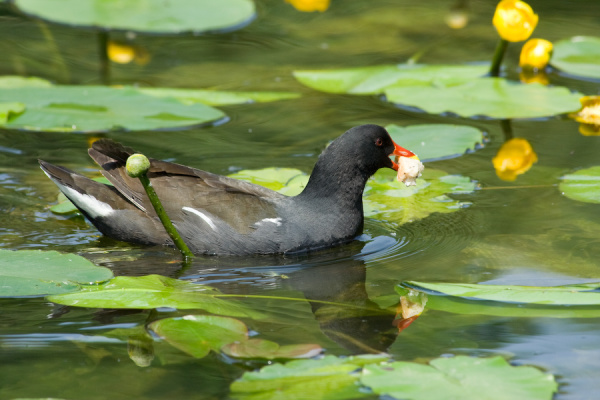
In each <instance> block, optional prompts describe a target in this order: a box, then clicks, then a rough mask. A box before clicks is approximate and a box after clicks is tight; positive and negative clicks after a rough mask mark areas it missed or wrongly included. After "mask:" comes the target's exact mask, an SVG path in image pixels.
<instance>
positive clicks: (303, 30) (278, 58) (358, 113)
mask: <svg viewBox="0 0 600 400" xmlns="http://www.w3.org/2000/svg"><path fill="white" fill-rule="evenodd" d="M529 3H530V4H531V5H532V7H533V8H534V9H535V10H536V12H537V13H538V14H539V15H540V24H539V26H538V28H537V30H536V31H535V34H534V37H543V38H546V39H548V40H551V41H556V40H559V39H563V38H567V37H570V36H574V35H597V34H598V27H599V26H600V2H597V1H589V0H580V1H568V2H565V1H559V0H548V1H542V0H535V1H530V2H529ZM495 5H496V2H495V1H484V0H478V1H471V2H468V16H469V23H468V25H467V26H466V27H465V28H464V29H460V30H451V29H450V28H448V27H447V25H446V24H445V22H444V18H445V16H446V15H447V13H448V12H449V10H450V8H451V7H452V6H453V2H450V1H448V2H446V1H440V0H432V1H427V2H409V1H391V0H389V1H385V0H361V1H359V0H353V1H337V0H333V2H332V5H331V7H330V9H329V10H328V11H327V12H324V13H300V12H298V11H296V10H294V8H292V7H291V6H290V5H289V4H287V3H285V2H284V1H283V0H281V1H275V0H264V1H258V2H257V10H258V15H257V18H256V20H255V21H254V22H253V23H252V24H250V25H249V26H248V27H246V28H244V29H242V30H240V31H236V32H232V33H226V34H222V35H205V36H198V37H193V36H176V37H159V36H139V37H138V38H137V40H136V44H138V45H139V46H142V47H144V48H145V49H146V50H147V51H148V52H149V54H150V55H151V60H150V62H149V63H148V64H146V65H144V66H140V65H136V64H128V65H117V64H112V66H111V68H112V83H114V84H139V85H142V86H156V87H187V88H203V87H213V88H218V89H224V90H285V91H296V92H299V93H302V94H303V96H302V97H301V98H299V99H296V100H287V101H280V102H274V103H266V104H251V105H238V106H228V107H220V108H221V109H222V110H224V111H225V112H226V113H227V115H228V116H229V118H230V119H229V121H228V122H227V123H224V124H221V125H219V126H213V127H207V128H198V129H189V130H182V131H175V132H132V133H106V134H101V135H93V136H94V137H99V136H101V137H109V138H113V139H115V140H118V141H122V142H124V143H126V144H127V145H129V146H132V147H134V148H136V149H137V150H139V151H141V152H143V153H145V154H147V155H148V156H151V157H154V158H162V159H168V160H170V161H175V162H178V163H182V164H187V165H190V166H193V167H196V168H201V169H206V170H208V171H211V172H215V173H220V174H228V173H231V172H234V171H236V170H239V169H252V168H264V167H272V166H276V167H292V168H299V169H301V170H303V171H306V172H310V170H311V168H312V165H313V164H314V162H315V161H316V159H317V156H318V154H319V153H320V152H321V150H322V149H323V148H324V146H325V145H326V144H327V142H328V141H330V140H332V139H334V138H335V137H337V136H338V135H339V134H341V133H342V132H344V131H345V130H347V129H348V128H350V127H352V126H354V125H357V124H362V123H377V124H381V125H385V124H388V123H395V124H398V125H411V124H421V123H459V124H466V125H471V126H475V127H477V128H479V129H481V130H483V131H484V132H486V135H487V138H488V139H489V142H488V143H487V144H486V146H485V147H484V148H483V149H481V150H479V151H477V152H474V153H472V154H468V155H465V156H463V157H460V158H456V159H451V160H445V161H437V162H432V163H428V164H427V165H426V167H427V168H435V169H440V170H443V171H445V172H447V173H452V174H461V175H463V176H467V177H469V178H471V179H473V180H475V181H477V182H478V185H479V190H476V191H475V192H474V193H472V194H468V195H460V196H459V195H456V196H452V197H453V198H455V199H458V200H461V201H463V202H469V203H471V205H470V206H469V207H465V208H461V209H459V210H458V211H456V212H453V213H448V214H433V215H430V216H428V217H426V218H424V219H421V220H417V221H413V222H411V223H407V224H404V225H401V226H399V225H398V224H395V223H393V221H380V220H375V219H368V220H367V221H366V228H365V234H364V235H363V236H361V237H360V238H359V240H357V241H356V242H354V243H352V244H349V245H347V246H343V247H339V248H335V249H331V250H327V251H323V252H320V253H317V254H310V255H304V256H295V257H285V258H284V257H249V258H244V259H236V258H214V257H213V258H211V257H206V258H202V257H200V258H197V259H195V260H194V262H193V264H192V265H191V266H190V267H189V268H187V269H185V270H182V269H181V264H180V262H179V257H178V254H177V253H176V252H175V251H172V250H170V249H163V248H144V247H139V246H131V245H128V244H124V243H120V242H116V241H113V240H111V239H108V238H103V237H101V235H100V234H99V233H98V232H97V231H96V230H95V229H94V228H93V227H91V226H90V225H88V224H87V223H86V222H85V221H84V220H83V219H82V218H80V217H70V218H67V217H61V216H57V215H54V214H52V213H51V212H50V211H49V209H48V206H49V205H50V204H53V203H54V202H55V201H56V196H57V189H56V187H55V186H54V184H53V183H52V182H50V180H48V179H47V178H46V176H45V175H44V174H43V173H42V172H41V171H40V170H39V168H38V164H37V159H38V158H42V159H44V160H47V161H49V162H52V163H58V164H62V165H65V166H67V167H69V168H72V169H75V170H77V171H80V172H83V173H86V174H88V175H90V176H92V175H94V173H95V171H97V168H96V166H95V165H94V164H93V162H92V161H91V159H89V158H88V156H87V148H88V147H89V144H90V141H91V140H92V135H83V134H68V133H48V132H39V133H32V132H17V131H0V248H4V249H45V250H58V251H61V252H73V253H77V254H80V255H82V256H84V257H86V258H88V259H90V260H92V261H93V262H95V263H96V264H98V265H102V266H106V267H109V268H111V269H112V270H113V271H114V273H115V275H130V276H141V275H147V274H151V273H154V274H161V275H166V276H170V277H178V278H181V279H187V280H191V281H194V282H199V283H205V284H209V285H212V286H215V287H218V288H219V289H220V290H222V291H223V292H226V293H236V294H260V295H272V296H288V297H301V298H302V297H306V298H310V299H318V300H328V301H338V302H345V303H348V304H351V305H356V306H363V305H369V306H373V307H378V308H381V313H380V314H378V315H376V316H358V317H357V316H355V315H350V314H348V315H344V311H343V310H340V313H339V318H337V319H333V320H331V319H324V320H320V319H319V317H318V316H319V315H320V314H319V313H317V312H316V311H317V309H316V308H317V307H316V306H313V308H311V306H310V305H309V304H307V303H303V302H281V301H275V300H269V301H261V302H259V301H253V302H251V303H250V304H252V305H253V306H254V307H256V308H257V309H259V310H261V311H265V312H268V313H270V315H272V316H273V317H272V318H271V319H270V320H269V322H268V323H266V322H256V321H246V322H247V324H249V326H250V328H251V329H253V330H255V331H257V332H259V333H260V334H261V337H263V338H267V339H270V340H274V341H277V342H279V343H281V344H294V343H318V344H320V345H321V346H322V347H323V348H325V350H326V353H327V354H338V355H348V354H357V353H365V352H377V351H387V352H389V353H390V354H391V355H392V356H393V357H394V358H395V359H396V360H416V359H418V360H427V359H430V358H436V357H440V356H442V355H450V354H455V355H458V354H466V355H473V356H485V355H495V354H499V355H503V356H506V357H507V358H510V360H511V362H512V363H513V364H516V365H522V364H527V365H534V366H537V367H540V368H542V369H544V370H546V371H548V372H550V373H553V374H555V375H556V377H557V379H558V381H559V382H560V388H559V393H558V395H557V396H556V398H557V399H593V398H596V397H597V394H598V393H600V379H598V378H600V333H599V332H600V330H599V329H598V328H599V327H600V325H599V323H598V320H597V319H593V318H590V319H584V318H581V319H576V318H556V319H555V318H540V317H538V318H524V317H522V318H511V317H494V316H483V315H459V314H452V313H447V312H443V311H435V310H427V311H426V312H425V313H424V314H423V315H422V316H421V317H420V318H419V319H418V320H417V321H416V322H415V323H413V324H412V325H411V326H410V327H409V328H408V329H406V330H405V331H403V332H402V333H401V334H399V335H397V331H396V328H395V327H394V326H392V321H393V319H394V312H393V308H392V309H391V311H390V309H389V308H388V307H390V306H393V305H394V304H395V303H394V301H392V300H391V299H393V298H394V296H393V295H394V286H395V284H397V283H399V282H401V281H403V280H418V281H435V282H465V283H477V282H490V283H502V284H524V285H560V284H567V283H573V282H582V281H589V280H595V281H599V280H600V261H598V260H600V246H599V245H598V244H600V239H598V238H599V237H600V208H598V207H599V206H598V205H594V204H585V203H578V202H575V201H572V200H569V199H568V198H566V197H564V196H563V195H562V194H561V193H560V192H559V190H558V188H557V185H556V184H557V182H558V179H559V178H560V177H561V176H563V175H564V174H566V173H569V172H572V171H574V170H576V169H579V168H584V167H589V166H592V165H597V164H598V163H599V160H600V158H599V157H598V154H599V153H600V137H585V136H582V135H581V134H580V133H579V132H578V124H577V123H576V122H574V121H572V120H569V119H565V118H549V119H543V120H535V121H527V120H519V121H513V122H512V129H513V135H514V136H515V137H523V138H526V139H527V140H528V141H529V142H530V143H531V145H532V146H533V148H534V150H535V152H536V153H537V155H538V158H539V161H538V162H537V163H536V164H535V165H534V166H533V168H532V169H531V170H530V171H528V172H527V173H526V174H524V175H522V176H520V177H519V178H518V179H517V180H516V181H515V182H504V181H502V180H500V179H499V178H498V177H497V176H496V174H495V172H494V169H493V166H492V162H491V159H492V158H493V157H494V156H495V154H496V152H497V151H498V149H499V147H500V146H501V144H502V142H503V140H504V136H503V133H502V129H501V127H500V124H499V123H498V121H489V120H465V119H460V118H452V117H442V116H432V115H427V114H424V113H416V112H412V111H407V110H401V109H398V108H396V107H394V106H392V105H390V104H387V103H384V102H382V101H380V99H378V98H375V97H368V96H366V97H353V96H342V95H328V94H324V93H318V92H315V91H312V90H310V89H307V88H305V87H303V86H302V85H300V84H299V83H297V82H296V81H295V80H294V78H293V77H292V75H291V72H292V71H293V70H294V69H314V68H327V67H331V68H341V67H348V66H367V65H376V64H383V63H398V62H403V61H405V60H407V59H408V58H410V57H411V56H413V55H414V54H415V53H417V52H419V51H420V50H422V49H423V48H424V47H426V46H428V47H427V48H428V50H427V51H426V52H425V54H424V55H423V57H422V58H421V60H420V61H422V62H424V63H434V64H435V63H444V62H446V63H460V62H471V61H482V60H484V61H485V60H489V59H490V58H491V55H492V52H493V50H494V47H495V44H496V40H497V36H496V33H495V30H494V29H493V27H492V25H491V18H492V15H493V10H494V8H495ZM46 28H47V29H49V31H50V32H51V35H52V37H53V40H54V46H50V45H49V42H48V37H47V36H46V37H45V36H44V35H43V34H42V31H43V29H41V27H40V25H39V24H38V23H37V22H35V21H31V20H27V19H23V18H20V17H17V16H15V15H11V14H9V13H4V14H2V15H0V35H1V38H2V40H0V75H8V74H19V75H27V76H40V77H43V78H46V79H49V80H52V81H54V82H58V83H70V84H99V82H100V78H99V75H98V69H97V68H98V59H97V49H96V47H95V46H96V37H95V34H94V33H93V32H91V31H88V30H77V29H73V28H68V27H62V26H55V25H50V24H48V25H46ZM115 36H116V37H119V35H115ZM519 48H520V45H515V46H511V48H510V49H509V58H511V59H512V60H515V59H517V57H518V50H519ZM57 51H58V52H60V55H61V57H62V58H61V59H59V58H58V57H57ZM61 60H62V61H61ZM508 66H509V69H511V70H514V66H515V62H514V61H509V65H508ZM550 79H551V82H552V83H554V84H561V85H567V86H569V87H571V88H574V89H577V90H580V91H582V92H583V93H585V94H598V93H599V90H600V85H599V84H598V83H597V82H596V83H595V82H583V81H578V82H576V81H574V80H571V79H569V78H568V77H562V76H560V75H559V74H557V73H553V74H551V75H550ZM395 302H397V296H396V297H395ZM158 314H159V316H161V315H162V314H164V315H165V316H167V315H171V313H169V312H167V311H160V312H158ZM156 317H157V315H156V313H155V312H154V314H152V315H151V313H150V312H146V311H139V312H137V311H136V312H134V311H114V310H97V309H80V308H67V307H61V306H57V305H55V304H52V303H49V302H48V301H46V300H45V299H43V298H17V299H0V397H1V398H2V399H12V398H19V397H29V398H33V397H44V398H45V397H58V398H64V399H105V398H106V399H115V400H119V399H132V398H136V399H146V398H147V399H163V398H182V399H187V398H190V399H191V398H194V399H196V398H202V399H216V398H227V396H228V392H229V384H230V383H231V382H232V381H233V380H234V379H236V378H237V377H239V376H240V375H241V374H242V373H243V372H244V368H242V367H241V366H239V365H235V364H232V363H230V362H228V361H227V360H224V359H222V358H220V357H219V356H217V355H214V354H211V355H209V356H208V357H206V358H203V359H200V360H196V359H193V358H191V357H189V356H186V355H185V354H183V353H181V352H179V351H178V350H176V349H174V348H172V347H170V346H169V345H167V344H165V343H162V342H158V341H157V342H156V343H155V355H156V356H155V358H154V360H153V362H152V364H151V365H150V366H149V367H145V368H143V367H138V366H137V365H136V364H135V363H134V362H133V361H132V360H131V359H130V357H129V355H128V345H127V343H126V342H124V341H121V340H118V339H114V338H110V337H107V336H103V333H105V332H108V331H110V330H112V329H115V328H127V327H134V326H138V325H143V324H145V323H146V322H147V321H148V319H149V318H156ZM307 398H309V397H307Z"/></svg>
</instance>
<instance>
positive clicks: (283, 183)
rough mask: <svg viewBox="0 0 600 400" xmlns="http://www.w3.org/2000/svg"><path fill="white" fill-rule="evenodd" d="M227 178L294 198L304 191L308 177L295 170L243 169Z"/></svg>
mask: <svg viewBox="0 0 600 400" xmlns="http://www.w3.org/2000/svg"><path fill="white" fill-rule="evenodd" d="M229 177H231V178H235V179H241V180H244V181H248V182H252V183H255V184H257V185H261V186H264V187H266V188H269V189H271V190H276V191H278V192H280V193H283V194H285V195H288V196H295V195H297V194H299V193H300V192H302V190H304V187H305V186H306V184H307V183H308V178H309V176H308V175H307V174H306V173H304V172H302V171H300V170H299V169H295V168H263V169H255V170H251V169H245V170H241V171H238V172H236V173H234V174H230V175H229Z"/></svg>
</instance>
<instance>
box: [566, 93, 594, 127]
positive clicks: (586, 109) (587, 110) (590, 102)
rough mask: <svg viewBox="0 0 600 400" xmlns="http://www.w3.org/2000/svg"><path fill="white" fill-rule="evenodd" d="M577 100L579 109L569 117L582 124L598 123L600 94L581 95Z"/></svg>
mask: <svg viewBox="0 0 600 400" xmlns="http://www.w3.org/2000/svg"><path fill="white" fill-rule="evenodd" d="M579 101H580V102H581V110H579V111H578V112H576V113H573V114H570V115H569V117H571V118H573V119H574V120H575V121H577V122H581V123H582V124H593V125H600V96H583V97H582V98H581V99H579Z"/></svg>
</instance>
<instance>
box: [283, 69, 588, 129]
mask: <svg viewBox="0 0 600 400" xmlns="http://www.w3.org/2000/svg"><path fill="white" fill-rule="evenodd" d="M486 72H487V66H484V65H406V64H401V65H397V66H396V65H382V66H374V67H365V68H350V69H340V70H329V71H323V70H320V71H295V72H294V76H295V77H296V79H298V80H299V81H300V82H301V83H303V84H305V85H306V86H309V87H311V88H313V89H317V90H320V91H323V92H328V93H349V94H360V95H373V94H385V96H386V99H387V101H389V102H391V103H395V104H398V105H402V106H408V107H416V108H419V109H421V110H423V111H425V112H428V113H431V114H441V113H446V112H450V113H454V114H457V115H459V116H461V117H478V116H487V117H491V118H502V119H505V118H539V117H548V116H553V115H557V114H565V113H568V112H572V111H577V110H579V108H580V103H579V98H580V97H581V96H582V95H581V94H580V93H571V92H570V91H569V90H568V89H567V88H564V87H547V86H543V85H540V84H529V85H523V84H518V83H514V82H509V81H507V80H506V79H504V78H483V77H482V76H483V75H484V74H485V73H486Z"/></svg>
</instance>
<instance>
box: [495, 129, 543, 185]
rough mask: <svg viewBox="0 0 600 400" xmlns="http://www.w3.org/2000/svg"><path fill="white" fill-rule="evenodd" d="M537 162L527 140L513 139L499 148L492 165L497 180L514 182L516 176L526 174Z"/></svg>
mask: <svg viewBox="0 0 600 400" xmlns="http://www.w3.org/2000/svg"><path fill="white" fill-rule="evenodd" d="M537 160H538V158H537V154H535V152H534V151H533V148H532V147H531V145H530V144H529V142H528V141H527V140H525V139H522V138H513V139H510V140H508V141H507V142H505V143H504V144H503V145H502V146H501V147H500V150H498V153H497V154H496V157H494V158H493V159H492V163H493V164H494V169H495V170H496V175H498V178H500V179H502V180H503V181H514V180H515V179H517V175H521V174H523V173H525V172H527V171H528V170H529V169H530V168H531V166H532V165H533V164H534V163H535V162H537Z"/></svg>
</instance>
